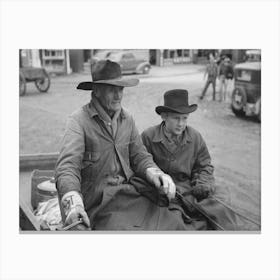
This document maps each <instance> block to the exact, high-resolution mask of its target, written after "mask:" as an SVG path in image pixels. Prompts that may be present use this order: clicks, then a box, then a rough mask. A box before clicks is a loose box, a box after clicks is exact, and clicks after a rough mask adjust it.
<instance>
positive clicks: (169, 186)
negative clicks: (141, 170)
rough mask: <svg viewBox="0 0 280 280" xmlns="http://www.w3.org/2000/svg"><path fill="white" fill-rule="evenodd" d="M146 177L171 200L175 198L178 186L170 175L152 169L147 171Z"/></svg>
mask: <svg viewBox="0 0 280 280" xmlns="http://www.w3.org/2000/svg"><path fill="white" fill-rule="evenodd" d="M146 177H147V179H148V181H149V182H151V183H152V184H154V185H155V186H156V187H157V188H158V189H162V190H163V192H164V193H165V194H166V195H167V197H168V199H169V200H171V199H173V198H175V194H176V186H175V184H174V182H173V180H172V178H171V177H170V176H169V175H168V174H165V173H164V172H162V171H161V170H160V169H158V168H154V167H150V168H147V170H146Z"/></svg>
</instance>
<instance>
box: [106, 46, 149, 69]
mask: <svg viewBox="0 0 280 280" xmlns="http://www.w3.org/2000/svg"><path fill="white" fill-rule="evenodd" d="M107 58H108V59H110V60H112V61H115V62H117V63H119V64H120V66H121V70H122V73H123V74H128V73H138V74H148V73H149V71H150V69H151V64H150V63H149V62H148V61H146V60H145V59H143V58H141V57H137V56H136V54H134V53H133V52H130V51H120V52H113V53H111V54H110V55H109V56H108V57H107Z"/></svg>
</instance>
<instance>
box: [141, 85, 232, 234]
mask: <svg viewBox="0 0 280 280" xmlns="http://www.w3.org/2000/svg"><path fill="white" fill-rule="evenodd" d="M196 109H197V105H196V104H192V105H189V102H188V92H187V90H183V89H174V90H170V91H167V92H166V93H165V94H164V106H157V107H156V109H155V111H156V113H157V114H159V115H160V116H161V118H162V122H161V124H159V125H157V126H154V127H150V128H148V129H147V130H145V131H144V132H143V133H142V140H143V143H144V145H145V146H146V147H147V150H148V152H150V153H151V154H152V155H153V159H154V161H155V163H156V164H157V165H158V166H159V168H161V170H163V171H164V172H166V173H168V174H169V175H170V176H171V177H172V179H173V181H174V182H175V184H176V189H177V195H178V199H179V200H178V203H179V205H182V207H183V208H184V210H185V211H186V212H185V213H186V214H187V215H189V216H190V217H191V219H193V224H194V227H195V225H196V224H197V223H198V222H202V221H207V223H206V224H204V229H218V230H219V229H220V230H221V229H225V230H234V229H235V228H236V227H235V225H236V224H235V223H236V217H235V215H234V213H233V212H231V211H229V210H228V209H227V208H225V207H224V206H223V205H222V204H220V203H218V202H217V200H216V199H215V198H214V197H213V195H215V196H217V197H220V199H222V200H223V201H224V202H226V200H227V199H228V197H227V193H226V192H225V190H222V189H221V190H220V189H219V190H218V189H216V186H214V176H213V171H214V168H213V166H212V164H211V158H210V155H209V152H208V149H207V146H206V143H205V141H204V139H203V138H202V136H201V134H200V133H199V132H198V131H196V130H195V129H194V128H192V127H190V126H188V125H187V122H188V117H189V114H191V113H193V112H194V111H195V110H196Z"/></svg>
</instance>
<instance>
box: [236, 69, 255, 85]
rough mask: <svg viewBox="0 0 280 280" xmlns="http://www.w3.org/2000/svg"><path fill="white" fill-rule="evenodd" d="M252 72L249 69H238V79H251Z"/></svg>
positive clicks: (248, 80) (247, 80)
mask: <svg viewBox="0 0 280 280" xmlns="http://www.w3.org/2000/svg"><path fill="white" fill-rule="evenodd" d="M251 76H252V72H251V71H249V70H239V71H237V76H236V79H237V80H239V81H246V82H250V81H251Z"/></svg>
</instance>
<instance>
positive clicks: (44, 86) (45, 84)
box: [35, 73, 51, 92]
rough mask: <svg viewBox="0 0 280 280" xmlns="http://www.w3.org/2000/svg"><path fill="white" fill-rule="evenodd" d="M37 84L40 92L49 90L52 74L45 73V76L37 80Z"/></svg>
mask: <svg viewBox="0 0 280 280" xmlns="http://www.w3.org/2000/svg"><path fill="white" fill-rule="evenodd" d="M35 85H36V87H37V89H38V90H39V91H40V92H47V91H48V89H49V87H50V85H51V80H50V76H49V75H48V74H47V73H45V77H44V78H42V79H38V80H36V81H35Z"/></svg>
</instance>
